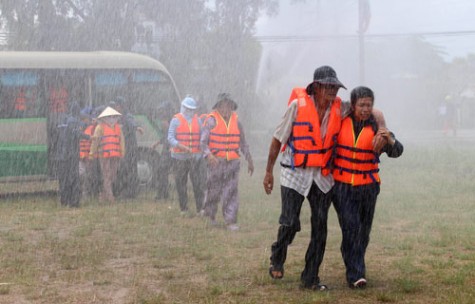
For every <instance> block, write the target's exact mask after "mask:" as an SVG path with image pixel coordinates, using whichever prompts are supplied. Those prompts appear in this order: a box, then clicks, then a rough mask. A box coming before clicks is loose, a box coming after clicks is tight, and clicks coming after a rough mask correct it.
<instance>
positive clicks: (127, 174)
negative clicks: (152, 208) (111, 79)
mask: <svg viewBox="0 0 475 304" xmlns="http://www.w3.org/2000/svg"><path fill="white" fill-rule="evenodd" d="M110 106H111V107H113V108H114V109H116V110H117V111H118V112H120V113H122V116H121V117H120V119H119V124H120V125H121V129H122V134H123V135H124V140H125V155H124V158H123V159H122V161H121V162H120V166H119V172H118V174H117V180H116V183H115V185H114V186H115V187H114V188H115V189H116V191H114V192H116V193H118V195H119V196H123V197H125V198H135V197H136V196H137V194H138V191H139V177H138V172H137V159H138V156H139V155H138V153H139V151H138V144H137V132H139V133H140V134H143V129H142V128H141V127H140V126H139V125H138V124H137V122H136V121H135V118H134V116H133V115H132V113H130V110H129V104H128V102H127V101H126V100H125V98H124V97H122V96H118V97H116V99H115V105H110Z"/></svg>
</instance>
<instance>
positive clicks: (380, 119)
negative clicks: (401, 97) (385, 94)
mask: <svg viewBox="0 0 475 304" xmlns="http://www.w3.org/2000/svg"><path fill="white" fill-rule="evenodd" d="M372 114H373V116H374V119H375V120H376V124H377V125H378V129H380V130H382V129H386V120H385V119H384V115H383V112H381V111H380V110H378V109H374V108H373V112H372ZM387 143H388V139H387V138H386V137H384V136H375V137H374V138H373V150H374V151H375V152H378V153H380V152H381V149H383V147H384V146H385V145H386V144H387Z"/></svg>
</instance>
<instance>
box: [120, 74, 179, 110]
mask: <svg viewBox="0 0 475 304" xmlns="http://www.w3.org/2000/svg"><path fill="white" fill-rule="evenodd" d="M132 83H133V84H132V85H131V90H130V93H129V94H130V95H131V96H133V97H134V100H133V103H132V104H131V108H133V111H134V113H137V114H148V113H151V111H153V110H155V109H156V108H157V106H158V105H160V104H161V103H162V102H165V101H171V102H175V99H176V97H175V96H176V94H175V91H174V87H173V84H172V82H171V80H170V78H169V77H168V76H167V75H165V74H162V73H160V72H156V71H136V72H134V74H133V76H132Z"/></svg>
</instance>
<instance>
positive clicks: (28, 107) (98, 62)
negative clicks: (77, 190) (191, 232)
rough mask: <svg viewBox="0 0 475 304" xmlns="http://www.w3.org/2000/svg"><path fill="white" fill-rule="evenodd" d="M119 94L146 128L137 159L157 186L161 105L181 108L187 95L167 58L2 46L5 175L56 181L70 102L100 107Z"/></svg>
mask: <svg viewBox="0 0 475 304" xmlns="http://www.w3.org/2000/svg"><path fill="white" fill-rule="evenodd" d="M118 96H122V97H123V98H125V99H126V100H127V101H128V104H129V108H130V112H131V113H133V114H134V116H135V118H136V120H137V122H138V124H139V125H140V126H141V127H142V128H143V129H144V132H143V134H142V135H140V134H137V140H138V144H139V158H138V162H137V166H138V173H139V179H140V183H141V184H142V185H152V184H153V182H154V181H155V177H156V174H157V170H156V166H157V164H158V159H159V153H158V152H157V150H159V149H160V146H159V147H158V149H152V148H151V146H152V145H153V143H155V142H157V141H158V140H159V138H158V136H159V134H158V131H157V124H156V123H155V122H154V120H155V119H156V118H157V117H156V115H157V111H159V110H158V109H159V108H160V107H161V106H162V108H163V105H165V104H166V105H168V106H167V107H168V108H169V107H173V108H174V109H173V110H172V111H178V109H179V102H180V97H179V93H178V90H177V88H176V85H175V83H174V81H173V78H172V76H171V75H170V73H169V72H168V71H167V69H166V68H165V67H164V66H163V64H161V63H160V62H158V61H157V60H154V59H152V58H150V57H147V56H144V55H140V54H134V53H126V52H109V51H100V52H0V182H17V181H29V180H35V181H36V180H45V179H46V180H54V179H55V176H56V166H55V163H56V162H55V151H54V147H55V143H56V141H57V136H58V132H57V125H58V123H60V122H61V119H64V117H65V116H66V115H67V114H68V113H67V112H68V105H69V104H70V103H71V102H73V101H74V102H78V103H79V104H80V106H81V107H86V106H89V107H97V106H99V105H107V104H108V103H109V102H110V101H113V100H114V99H115V98H116V97H118ZM168 110H170V109H168Z"/></svg>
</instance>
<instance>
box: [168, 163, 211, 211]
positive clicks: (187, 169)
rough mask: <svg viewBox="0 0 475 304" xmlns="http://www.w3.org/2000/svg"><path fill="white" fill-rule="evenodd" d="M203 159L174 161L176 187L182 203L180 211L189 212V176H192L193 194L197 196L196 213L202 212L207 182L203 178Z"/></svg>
mask: <svg viewBox="0 0 475 304" xmlns="http://www.w3.org/2000/svg"><path fill="white" fill-rule="evenodd" d="M202 162H203V159H185V160H179V159H173V166H174V171H175V186H176V190H177V192H178V200H179V202H180V210H181V211H186V210H188V189H187V188H188V187H187V184H188V175H190V179H191V184H192V185H193V193H194V195H195V203H196V212H200V211H201V209H202V208H203V201H204V193H205V190H204V189H205V184H206V183H205V182H206V180H205V179H204V178H203V176H205V175H203V172H202V171H203V168H204V167H203V166H202Z"/></svg>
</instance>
